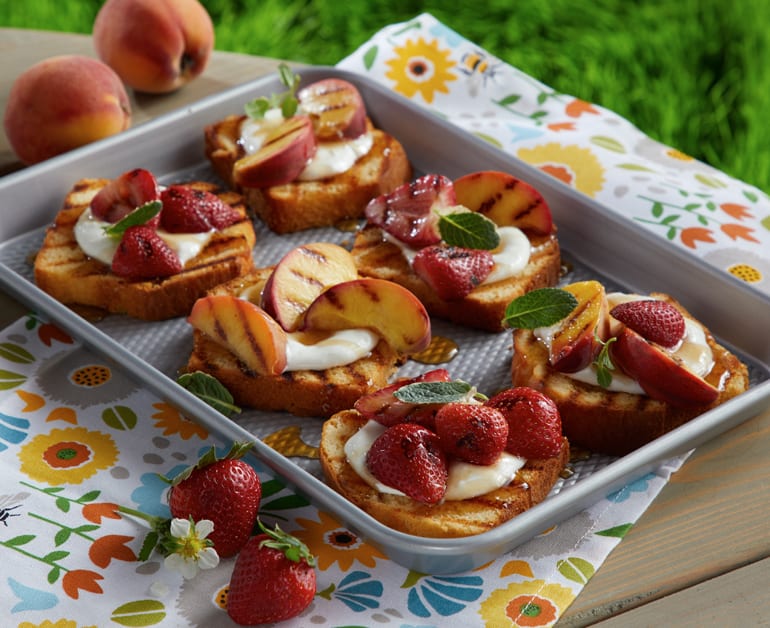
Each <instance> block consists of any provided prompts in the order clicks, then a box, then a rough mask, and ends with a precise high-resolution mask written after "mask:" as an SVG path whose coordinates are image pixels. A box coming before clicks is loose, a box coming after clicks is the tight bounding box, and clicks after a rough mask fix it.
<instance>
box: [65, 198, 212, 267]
mask: <svg viewBox="0 0 770 628" xmlns="http://www.w3.org/2000/svg"><path fill="white" fill-rule="evenodd" d="M111 224H112V223H109V222H106V221H104V220H100V219H98V218H96V217H95V216H94V215H93V213H92V212H91V208H90V207H88V208H86V210H85V211H84V212H83V213H82V214H80V217H79V218H78V221H77V222H76V223H75V240H76V241H77V243H78V246H79V247H80V248H81V249H83V252H84V253H85V254H86V255H88V256H89V257H92V258H94V259H98V260H99V261H100V262H102V263H104V264H107V265H108V266H110V265H111V264H112V258H113V257H114V255H115V251H116V250H117V248H118V244H119V243H120V240H119V239H117V238H110V237H109V236H107V235H105V233H104V229H105V228H106V227H109V226H110V225H111ZM157 233H158V235H159V236H160V237H161V238H162V239H163V240H164V241H165V242H166V243H167V244H168V245H169V246H170V247H171V249H172V250H173V251H174V252H175V253H176V254H177V256H179V259H180V261H181V262H182V265H184V264H186V263H187V262H188V261H190V260H191V259H192V258H193V257H195V256H196V255H198V254H199V253H200V252H201V251H202V250H203V249H204V248H205V246H206V245H207V244H208V242H209V240H211V236H212V234H213V233H214V231H213V230H212V231H204V232H202V233H169V232H168V231H164V230H163V229H158V230H157Z"/></svg>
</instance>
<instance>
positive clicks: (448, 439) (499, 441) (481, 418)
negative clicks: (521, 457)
mask: <svg viewBox="0 0 770 628" xmlns="http://www.w3.org/2000/svg"><path fill="white" fill-rule="evenodd" d="M436 434H437V435H438V438H439V441H440V443H441V447H442V448H443V450H444V451H445V452H446V453H447V454H449V455H451V456H454V457H456V458H459V459H460V460H464V461H465V462H470V463H471V464H479V465H489V464H492V463H493V462H494V461H495V460H497V458H498V457H499V456H500V454H501V453H502V452H503V451H504V450H505V447H506V444H507V442H508V422H507V421H506V420H505V417H504V416H503V414H502V413H501V412H500V411H499V410H497V409H495V408H492V407H490V406H486V405H481V404H474V403H447V404H445V405H444V406H442V408H441V409H440V410H439V411H438V412H437V413H436Z"/></svg>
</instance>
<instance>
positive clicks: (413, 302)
mask: <svg viewBox="0 0 770 628" xmlns="http://www.w3.org/2000/svg"><path fill="white" fill-rule="evenodd" d="M303 328H304V329H307V330H319V331H337V330H340V329H354V328H365V329H371V330H372V331H374V332H375V333H378V334H380V336H382V337H383V338H384V339H385V341H386V342H387V343H388V344H389V345H390V346H391V347H393V349H395V350H396V351H398V352H399V353H405V354H409V353H415V352H418V351H422V350H424V349H426V348H427V347H428V345H429V344H430V339H431V331H430V319H429V317H428V313H427V312H426V311H425V307H424V306H423V305H422V303H420V301H419V299H417V297H415V296H414V295H413V294H412V293H411V292H410V291H409V290H407V289H406V288H403V287H402V286H399V285H398V284H395V283H393V282H391V281H386V280H384V279H373V278H362V279H354V280H352V281H346V282H344V283H339V284H337V285H334V286H332V287H331V288H329V289H328V290H326V291H324V292H322V293H321V294H320V295H319V296H318V298H317V299H316V300H315V301H313V303H311V304H310V307H309V308H308V309H307V312H305V321H304V324H303Z"/></svg>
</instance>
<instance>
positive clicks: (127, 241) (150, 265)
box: [111, 225, 182, 281]
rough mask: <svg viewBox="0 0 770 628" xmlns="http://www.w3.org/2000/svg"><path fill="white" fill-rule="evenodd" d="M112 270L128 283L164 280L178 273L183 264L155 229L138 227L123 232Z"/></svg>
mask: <svg viewBox="0 0 770 628" xmlns="http://www.w3.org/2000/svg"><path fill="white" fill-rule="evenodd" d="M111 270H112V272H113V273H115V274H116V275H118V276H119V277H123V278H124V279H128V280H129V281H144V280H148V279H163V278H164V277H170V276H171V275H176V274H177V273H179V272H181V270H182V262H181V261H180V259H179V256H178V255H177V254H176V253H175V252H174V251H173V249H172V248H171V247H170V246H169V245H168V244H167V243H166V242H165V241H164V240H163V238H161V237H160V236H159V235H158V232H157V231H155V229H153V228H152V227H151V226H149V225H137V226H135V227H129V228H128V229H126V231H125V232H124V233H123V236H122V237H121V239H120V243H119V244H118V248H117V250H116V251H115V255H114V256H113V257H112V266H111Z"/></svg>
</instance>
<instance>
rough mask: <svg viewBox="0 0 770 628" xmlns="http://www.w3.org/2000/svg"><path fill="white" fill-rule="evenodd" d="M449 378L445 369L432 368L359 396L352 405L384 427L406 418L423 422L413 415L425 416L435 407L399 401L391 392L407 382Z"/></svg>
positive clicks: (434, 380)
mask: <svg viewBox="0 0 770 628" xmlns="http://www.w3.org/2000/svg"><path fill="white" fill-rule="evenodd" d="M450 379H451V378H450V376H449V371H447V370H446V369H433V370H432V371H428V372H426V373H423V374H422V375H418V376H417V377H412V378H409V379H402V380H399V381H397V382H394V383H393V384H390V385H389V386H385V387H384V388H381V389H380V390H376V391H375V392H373V393H369V394H368V395H364V396H363V397H359V398H358V400H357V401H356V402H355V404H354V405H353V407H354V408H355V409H356V410H357V411H358V412H359V413H360V414H361V415H363V416H364V417H365V418H367V419H374V420H375V421H377V422H378V423H382V424H383V425H385V426H386V427H390V426H391V425H395V424H396V423H403V422H405V421H407V420H409V421H410V422H412V423H423V420H416V419H415V418H414V417H413V415H414V414H418V415H420V416H425V415H426V414H435V411H436V408H435V407H434V406H433V405H431V407H430V408H426V407H424V406H421V405H419V404H414V403H409V402H408V401H401V400H400V399H397V398H396V397H395V395H394V394H393V393H395V392H396V391H397V390H398V389H399V388H403V387H404V386H406V385H407V384H415V383H419V382H448V381H450Z"/></svg>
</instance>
